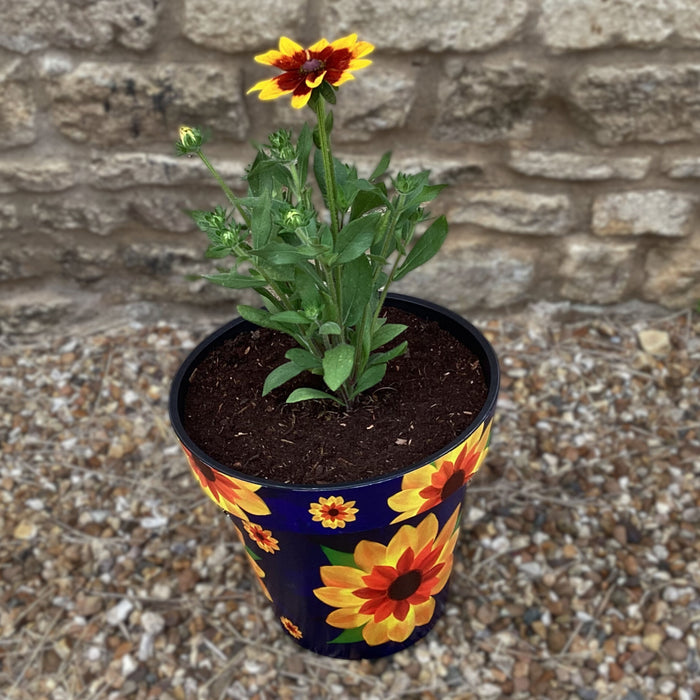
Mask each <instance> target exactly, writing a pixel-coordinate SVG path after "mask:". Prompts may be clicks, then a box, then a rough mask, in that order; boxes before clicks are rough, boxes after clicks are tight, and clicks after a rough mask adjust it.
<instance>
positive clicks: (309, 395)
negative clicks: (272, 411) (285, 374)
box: [287, 387, 343, 406]
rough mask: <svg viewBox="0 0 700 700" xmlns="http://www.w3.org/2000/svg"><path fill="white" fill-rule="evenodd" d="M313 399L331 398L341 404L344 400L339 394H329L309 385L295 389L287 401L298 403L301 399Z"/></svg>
mask: <svg viewBox="0 0 700 700" xmlns="http://www.w3.org/2000/svg"><path fill="white" fill-rule="evenodd" d="M311 399H329V400H331V401H335V403H337V404H340V405H341V406H342V405H343V402H342V401H341V400H340V399H339V398H338V397H337V396H333V395H332V394H327V393H326V392H325V391H319V390H318V389H309V388H308V387H303V388H301V389H295V390H294V391H293V392H292V393H291V394H290V395H289V396H288V397H287V403H298V402H299V401H309V400H311Z"/></svg>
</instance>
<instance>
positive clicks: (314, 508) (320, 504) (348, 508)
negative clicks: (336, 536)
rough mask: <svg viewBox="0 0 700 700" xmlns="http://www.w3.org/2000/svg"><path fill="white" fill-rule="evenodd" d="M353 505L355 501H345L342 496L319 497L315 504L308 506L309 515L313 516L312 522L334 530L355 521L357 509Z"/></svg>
mask: <svg viewBox="0 0 700 700" xmlns="http://www.w3.org/2000/svg"><path fill="white" fill-rule="evenodd" d="M354 505H355V501H346V500H345V499H344V498H343V497H342V496H329V497H328V498H324V497H323V496H321V497H320V498H319V499H318V501H317V502H316V503H311V504H310V507H309V513H311V515H313V518H312V520H313V521H314V522H317V523H321V525H322V526H323V527H328V528H331V529H332V530H335V529H336V528H338V527H341V528H342V527H345V523H351V522H353V521H354V520H355V514H356V513H357V512H358V509H357V508H354V507H353V506H354Z"/></svg>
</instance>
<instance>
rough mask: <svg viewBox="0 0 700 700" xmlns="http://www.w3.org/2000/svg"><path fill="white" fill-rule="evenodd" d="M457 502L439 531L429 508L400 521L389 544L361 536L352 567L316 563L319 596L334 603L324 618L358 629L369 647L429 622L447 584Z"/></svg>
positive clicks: (399, 637) (402, 638) (400, 638)
mask: <svg viewBox="0 0 700 700" xmlns="http://www.w3.org/2000/svg"><path fill="white" fill-rule="evenodd" d="M459 510H460V507H459V506H458V507H457V508H456V509H455V511H454V513H452V516H451V517H450V519H449V520H448V521H447V523H445V526H444V527H443V528H442V530H440V532H439V533H438V521H437V518H436V517H435V515H434V514H433V513H430V514H429V515H426V517H425V518H424V519H423V520H422V521H421V523H420V524H419V525H418V526H417V527H413V526H411V525H403V526H402V527H401V528H400V529H399V531H398V532H397V533H396V534H395V535H394V537H392V539H391V541H390V542H389V544H388V545H386V546H385V545H383V544H380V543H379V542H371V541H369V540H362V541H361V542H359V543H358V545H357V546H356V547H355V551H354V554H353V558H354V561H355V564H356V566H355V567H353V566H345V565H333V566H322V567H321V579H322V581H323V583H324V584H325V586H324V587H323V588H317V589H315V590H314V594H315V595H316V597H317V598H319V600H321V601H323V602H324V603H326V604H327V605H330V606H332V607H334V608H337V609H336V610H334V611H333V612H331V613H330V614H329V615H328V617H327V618H326V622H327V623H328V624H329V625H332V626H333V627H338V628H340V629H344V630H351V629H358V628H361V632H362V638H363V639H364V640H365V641H366V642H367V644H369V645H371V646H376V645H378V644H383V643H385V642H388V641H394V642H403V641H405V640H406V639H408V637H409V636H410V635H411V633H412V632H413V630H414V629H415V628H416V627H417V626H420V625H425V624H427V623H428V622H430V620H431V618H432V616H433V613H434V611H435V598H434V597H433V596H435V595H436V594H437V593H439V592H440V591H441V590H442V589H443V588H444V587H445V584H446V583H447V579H448V578H449V575H450V572H451V570H452V560H453V555H452V552H453V550H454V547H455V543H456V542H457V535H458V534H459V530H458V528H457V519H458V517H459Z"/></svg>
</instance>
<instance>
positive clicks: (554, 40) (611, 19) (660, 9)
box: [537, 0, 700, 52]
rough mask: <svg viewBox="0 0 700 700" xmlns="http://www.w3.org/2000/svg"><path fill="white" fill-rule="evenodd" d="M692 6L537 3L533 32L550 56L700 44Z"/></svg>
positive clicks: (671, 2)
mask: <svg viewBox="0 0 700 700" xmlns="http://www.w3.org/2000/svg"><path fill="white" fill-rule="evenodd" d="M697 9H698V8H697V2H696V1H695V0H664V1H663V2H659V0H615V1H614V2H608V1H607V0H543V2H542V6H541V14H540V19H539V23H538V25H537V29H538V31H539V33H540V34H541V36H542V40H543V42H544V44H545V46H547V47H549V48H550V49H552V50H554V51H557V52H558V51H577V50H581V49H594V48H598V47H603V46H605V47H608V46H640V47H654V46H661V45H664V44H667V43H669V41H670V40H672V39H673V40H677V39H678V38H680V39H681V43H682V44H683V45H686V46H698V45H699V44H700V17H699V16H698V11H697Z"/></svg>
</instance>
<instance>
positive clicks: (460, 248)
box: [392, 236, 536, 312]
mask: <svg viewBox="0 0 700 700" xmlns="http://www.w3.org/2000/svg"><path fill="white" fill-rule="evenodd" d="M535 261H536V256H535V253H534V251H532V250H531V249H529V248H526V247H524V246H515V245H508V246H502V245H498V244H496V243H494V240H493V237H492V236H483V237H480V236H469V238H468V239H467V240H460V239H459V238H457V239H451V238H448V240H447V242H446V244H445V245H444V246H443V248H442V249H441V250H440V252H439V253H438V254H437V255H436V256H435V257H434V258H433V259H432V260H430V261H429V262H428V263H426V264H425V265H423V266H422V267H419V268H418V269H416V270H414V271H413V272H411V274H410V275H407V276H406V277H405V278H404V279H402V280H400V281H399V282H397V283H396V284H395V285H394V286H393V287H392V291H396V292H401V293H404V294H413V295H416V296H420V297H423V298H425V299H432V300H434V301H435V302H437V303H441V304H444V305H446V306H449V307H450V308H451V309H454V310H455V311H457V312H463V311H466V310H469V309H475V308H487V309H496V308H499V307H503V306H507V305H508V304H516V303H518V302H522V301H524V300H526V299H527V297H528V293H529V291H530V289H531V287H532V284H533V281H534V277H535Z"/></svg>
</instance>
